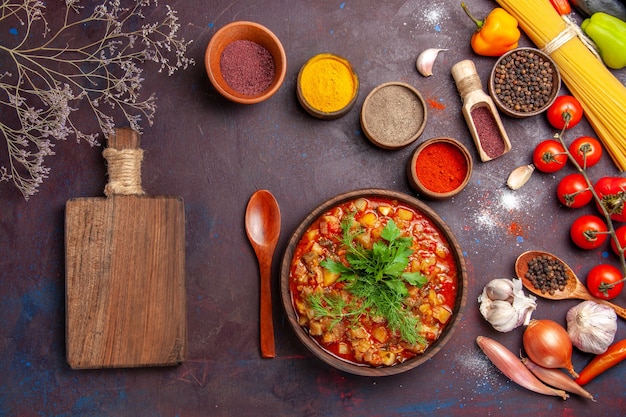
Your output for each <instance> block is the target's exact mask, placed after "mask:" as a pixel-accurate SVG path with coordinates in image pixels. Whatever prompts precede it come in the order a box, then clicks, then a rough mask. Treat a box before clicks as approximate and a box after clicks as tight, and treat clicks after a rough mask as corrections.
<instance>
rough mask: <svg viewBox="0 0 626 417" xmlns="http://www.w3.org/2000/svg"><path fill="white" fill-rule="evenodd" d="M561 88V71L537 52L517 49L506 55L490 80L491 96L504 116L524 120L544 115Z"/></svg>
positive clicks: (550, 59)
mask: <svg viewBox="0 0 626 417" xmlns="http://www.w3.org/2000/svg"><path fill="white" fill-rule="evenodd" d="M560 88H561V75H560V74H559V70H558V68H557V66H556V64H555V63H554V61H553V60H552V58H550V57H549V56H548V55H547V54H545V53H544V52H542V51H540V50H539V49H536V48H527V47H522V48H516V49H513V50H511V51H509V52H507V53H505V54H503V55H502V56H501V57H500V58H498V60H497V61H496V63H495V64H494V66H493V69H492V70H491V76H490V77H489V94H490V95H491V97H492V98H493V101H494V102H495V104H496V106H498V109H500V111H502V112H503V113H504V114H506V115H508V116H511V117H516V118H524V117H530V116H536V115H538V114H540V113H543V112H544V111H545V110H547V109H548V107H550V105H551V104H552V103H553V102H554V100H555V99H556V96H557V95H558V92H559V89H560Z"/></svg>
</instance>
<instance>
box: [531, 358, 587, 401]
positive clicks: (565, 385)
mask: <svg viewBox="0 0 626 417" xmlns="http://www.w3.org/2000/svg"><path fill="white" fill-rule="evenodd" d="M522 363H523V364H524V365H526V367H527V368H528V369H529V370H530V372H532V373H533V374H535V376H536V377H537V378H539V380H541V381H543V382H545V383H546V384H548V385H551V386H553V387H555V388H559V389H562V390H564V391H567V392H571V393H572V394H577V395H580V396H581V397H584V398H587V399H590V400H591V401H593V402H596V400H595V398H593V395H591V394H590V393H589V392H587V391H586V390H585V389H584V388H583V387H581V386H580V385H578V384H577V383H576V382H574V380H573V379H572V378H570V377H569V376H568V375H566V374H564V373H563V372H561V371H560V370H558V369H550V368H544V367H543V366H539V365H537V364H536V363H535V362H533V361H531V360H530V359H528V358H522Z"/></svg>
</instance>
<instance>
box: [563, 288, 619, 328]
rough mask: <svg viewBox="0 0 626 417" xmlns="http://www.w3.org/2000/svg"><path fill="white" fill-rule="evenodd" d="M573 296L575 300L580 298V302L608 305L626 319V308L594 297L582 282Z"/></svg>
mask: <svg viewBox="0 0 626 417" xmlns="http://www.w3.org/2000/svg"><path fill="white" fill-rule="evenodd" d="M572 295H573V296H574V298H578V299H580V300H590V301H595V302H596V303H600V304H604V305H607V306H609V307H611V308H613V310H615V314H617V315H618V316H620V317H621V318H623V319H626V308H624V307H620V306H618V305H617V304H613V303H612V302H610V301H607V300H603V299H601V298H597V297H594V296H593V295H592V294H591V293H590V292H589V290H588V289H587V288H586V287H585V286H584V285H583V284H581V283H580V282H579V283H578V285H577V287H576V290H575V291H574V293H573V294H572Z"/></svg>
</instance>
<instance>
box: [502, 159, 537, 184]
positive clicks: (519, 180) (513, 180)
mask: <svg viewBox="0 0 626 417" xmlns="http://www.w3.org/2000/svg"><path fill="white" fill-rule="evenodd" d="M534 170H535V166H534V165H532V164H530V165H522V166H521V167H517V168H515V169H514V170H513V171H512V172H511V174H509V179H508V180H507V181H506V185H508V187H509V188H510V189H511V190H518V189H520V188H522V186H523V185H524V184H526V183H527V182H528V180H529V179H530V176H531V175H532V174H533V171H534Z"/></svg>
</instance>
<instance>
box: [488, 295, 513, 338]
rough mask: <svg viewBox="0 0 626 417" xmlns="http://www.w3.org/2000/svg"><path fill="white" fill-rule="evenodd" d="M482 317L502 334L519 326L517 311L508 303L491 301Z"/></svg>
mask: <svg viewBox="0 0 626 417" xmlns="http://www.w3.org/2000/svg"><path fill="white" fill-rule="evenodd" d="M483 317H484V318H485V320H487V321H488V322H489V324H491V326H492V327H493V328H494V329H496V330H497V331H499V332H502V333H506V332H510V331H511V330H513V329H515V328H516V327H518V326H519V324H518V321H519V316H518V314H517V311H516V310H515V309H514V308H513V306H512V305H511V304H510V303H509V302H508V301H503V300H495V301H492V302H491V305H490V306H489V308H488V309H486V310H485V314H484V315H483Z"/></svg>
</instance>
